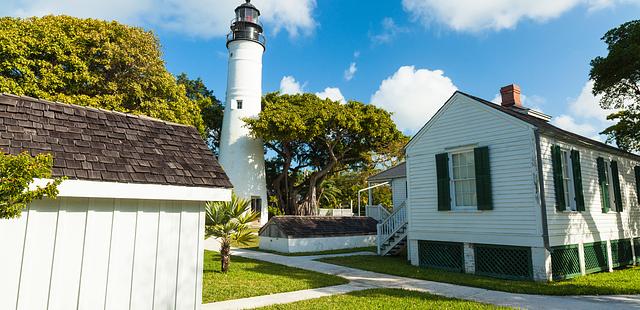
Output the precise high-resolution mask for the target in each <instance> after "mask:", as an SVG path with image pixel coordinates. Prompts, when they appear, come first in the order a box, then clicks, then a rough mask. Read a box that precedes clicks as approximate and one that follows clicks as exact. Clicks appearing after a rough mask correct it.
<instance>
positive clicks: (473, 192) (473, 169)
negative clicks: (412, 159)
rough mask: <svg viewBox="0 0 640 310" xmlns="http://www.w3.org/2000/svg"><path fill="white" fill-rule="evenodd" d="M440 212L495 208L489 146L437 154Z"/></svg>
mask: <svg viewBox="0 0 640 310" xmlns="http://www.w3.org/2000/svg"><path fill="white" fill-rule="evenodd" d="M435 157H436V158H435V163H436V178H437V196H438V211H451V210H461V211H462V210H464V211H467V210H468V211H470V210H476V209H477V210H482V211H485V210H493V198H492V197H493V195H492V186H491V161H490V160H489V147H487V146H482V147H476V148H458V149H455V150H452V151H450V152H447V153H441V154H436V156H435Z"/></svg>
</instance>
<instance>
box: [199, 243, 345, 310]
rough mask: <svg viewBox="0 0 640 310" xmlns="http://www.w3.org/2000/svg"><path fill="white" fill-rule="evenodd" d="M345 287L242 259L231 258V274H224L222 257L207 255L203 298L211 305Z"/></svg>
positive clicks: (339, 281) (300, 271)
mask: <svg viewBox="0 0 640 310" xmlns="http://www.w3.org/2000/svg"><path fill="white" fill-rule="evenodd" d="M345 283H348V281H347V280H346V279H343V278H340V277H337V276H332V275H325V274H322V273H318V272H313V271H307V270H303V269H299V268H293V267H288V266H285V265H279V264H273V263H269V262H263V261H257V260H253V259H249V258H243V257H238V256H231V265H230V268H229V272H228V273H221V272H220V255H219V254H218V253H216V252H211V251H205V260H204V269H203V289H202V291H203V293H202V297H203V302H205V303H210V302H215V301H222V300H229V299H238V298H246V297H252V296H260V295H268V294H275V293H282V292H290V291H297V290H304V289H311V288H319V287H325V286H332V285H339V284H345Z"/></svg>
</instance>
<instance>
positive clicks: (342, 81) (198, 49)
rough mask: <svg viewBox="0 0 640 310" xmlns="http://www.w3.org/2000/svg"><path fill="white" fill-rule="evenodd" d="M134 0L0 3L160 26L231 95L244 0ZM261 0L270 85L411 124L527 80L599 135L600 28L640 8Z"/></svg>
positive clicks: (519, 0)
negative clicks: (593, 81)
mask: <svg viewBox="0 0 640 310" xmlns="http://www.w3.org/2000/svg"><path fill="white" fill-rule="evenodd" d="M130 2H131V1H128V0H112V1H105V0H96V1H92V2H91V3H81V4H78V2H77V1H74V0H59V1H46V0H29V1H23V0H9V3H8V5H6V4H5V7H4V8H2V7H0V13H2V14H3V15H12V16H31V15H43V14H49V13H53V14H68V15H74V16H80V17H95V18H102V19H115V20H118V21H120V22H123V23H128V24H133V25H138V26H142V27H144V28H146V29H151V30H153V31H154V32H155V33H156V34H157V35H158V37H159V38H160V41H161V44H162V48H163V52H164V58H165V61H166V63H167V67H168V68H169V70H170V71H171V72H173V73H176V74H178V73H181V72H186V73H187V74H188V75H189V76H191V77H201V78H203V80H204V81H205V83H206V84H207V86H208V87H209V88H211V89H213V90H214V91H215V93H216V95H217V96H218V97H220V98H221V99H224V98H223V97H224V90H225V88H226V74H227V72H226V71H227V55H226V47H225V38H224V34H225V33H226V32H227V30H228V28H227V27H228V23H229V21H230V20H231V18H233V8H234V7H235V6H237V5H238V4H240V3H241V2H242V1H229V0H208V1H207V0H139V1H135V3H130ZM253 3H254V4H255V5H256V6H257V7H258V8H260V9H262V11H263V17H264V20H263V21H264V23H265V28H266V36H267V38H268V46H267V52H266V54H265V56H264V76H263V81H264V82H263V90H264V92H270V91H276V90H282V91H285V92H290V93H291V92H297V91H307V92H317V93H320V94H321V95H323V96H329V97H331V98H335V99H339V98H340V95H342V96H343V97H344V98H346V99H353V100H358V101H362V102H366V103H370V102H372V103H373V104H376V105H378V106H381V107H384V108H386V109H388V110H391V111H393V112H394V113H395V116H394V118H395V119H396V121H397V123H398V125H399V127H400V128H401V129H402V130H404V131H405V132H406V133H408V134H411V133H413V132H415V130H416V129H417V128H419V127H420V125H421V124H423V123H424V122H426V121H427V120H428V118H429V117H430V116H431V115H432V114H433V113H434V112H435V111H436V110H437V108H439V106H440V105H441V104H442V103H443V101H444V100H445V99H446V98H448V97H449V95H450V94H451V92H452V91H453V90H455V89H459V90H462V91H465V92H468V93H471V94H474V95H477V96H480V97H483V98H486V99H489V100H492V99H494V97H496V95H497V94H498V92H499V91H498V90H499V88H500V87H501V86H504V85H507V84H510V83H517V84H519V85H520V86H521V88H522V92H523V94H524V95H525V96H526V99H525V102H524V103H525V105H527V106H530V107H535V108H537V109H541V110H543V111H544V112H545V113H547V114H551V115H553V116H554V120H553V122H554V123H555V124H557V125H559V126H561V127H564V128H566V129H569V130H572V131H576V132H578V133H581V134H583V135H586V136H589V137H598V136H597V133H598V132H599V131H601V130H602V129H603V128H605V127H606V126H607V125H608V123H607V122H606V121H605V120H604V116H605V115H606V111H601V110H600V109H599V108H598V107H597V98H594V97H593V96H592V95H590V83H589V81H588V72H589V61H590V60H591V59H592V58H594V57H596V56H598V55H604V54H605V53H606V46H605V45H604V43H603V42H602V41H601V40H600V38H601V37H602V35H603V34H604V33H605V32H606V31H607V30H608V29H611V28H613V27H615V26H617V25H619V24H621V23H623V22H626V21H630V20H633V19H636V18H638V16H640V1H638V0H539V1H529V0H511V1H508V0H486V1H472V0H447V1H440V0H394V1H368V2H366V1H345V0H342V1H339V0H321V1H320V0H318V1H314V0H298V1H293V0H254V1H253ZM350 68H351V71H350V72H349V69H350ZM285 77H286V78H285ZM327 88H330V89H328V90H327ZM599 138H601V137H599Z"/></svg>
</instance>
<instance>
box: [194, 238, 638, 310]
mask: <svg viewBox="0 0 640 310" xmlns="http://www.w3.org/2000/svg"><path fill="white" fill-rule="evenodd" d="M359 254H365V253H362V252H361V253H348V254H337V255H321V256H298V257H296V256H282V255H276V254H270V253H263V252H257V251H251V250H244V249H234V250H233V255H236V256H242V257H246V258H251V259H256V260H261V261H267V262H271V263H276V264H282V265H286V266H291V267H297V268H301V269H306V270H312V271H317V272H321V273H326V274H332V275H337V276H340V277H343V278H345V279H347V280H349V281H351V282H350V283H349V284H346V285H339V286H334V287H326V288H320V289H311V290H303V291H296V292H288V293H280V294H273V295H266V296H258V297H251V298H243V299H236V300H229V301H224V302H218V303H211V304H206V305H203V307H202V308H203V309H206V310H208V309H247V308H255V307H261V306H267V305H273V304H283V303H289V302H294V301H299V300H306V299H312V298H318V297H322V296H328V295H334V294H344V293H348V292H352V291H357V290H363V289H368V288H402V289H409V290H416V291H422V292H428V293H431V294H435V295H440V296H446V297H452V298H459V299H466V300H473V301H478V302H482V303H488V304H494V305H500V306H508V307H517V308H525V309H581V310H582V309H614V308H618V309H640V295H633V296H623V295H619V296H575V297H573V296H543V295H527V294H514V293H507V292H498V291H490V290H486V289H481V288H474V287H467V286H460V285H454V284H447V283H439V282H432V281H425V280H418V279H411V278H404V277H398V276H393V275H387V274H381V273H375V272H370V271H364V270H359V269H354V268H348V267H343V266H337V265H332V264H327V263H322V262H318V261H314V259H317V258H320V257H335V256H347V255H359ZM366 254H371V253H369V252H366Z"/></svg>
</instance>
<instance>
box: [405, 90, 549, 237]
mask: <svg viewBox="0 0 640 310" xmlns="http://www.w3.org/2000/svg"><path fill="white" fill-rule="evenodd" d="M425 121H426V120H425ZM464 145H474V146H488V147H489V157H490V165H491V179H492V192H493V210H491V211H475V210H474V211H468V212H460V211H438V210H437V202H438V200H437V179H436V167H435V155H436V154H438V153H445V152H447V149H450V148H455V147H458V146H464ZM534 146H535V136H534V134H533V129H532V127H531V126H529V125H528V124H526V123H524V122H522V121H519V120H517V119H516V118H514V117H511V116H509V115H506V114H504V113H502V112H500V111H496V110H494V109H493V108H491V107H487V106H485V105H483V104H481V103H478V102H475V101H473V100H472V99H470V98H468V97H466V96H464V95H462V94H455V95H454V96H453V97H452V98H451V99H450V101H449V103H448V104H446V105H445V106H444V107H443V108H442V109H441V110H440V111H439V112H438V113H437V114H436V116H434V118H433V119H432V121H431V122H430V123H429V124H427V126H426V127H425V128H423V129H422V130H421V132H420V133H418V134H417V135H416V137H415V138H414V140H413V141H412V142H411V143H410V144H409V146H408V147H407V176H408V189H409V198H408V199H409V200H408V206H409V209H408V212H409V214H408V216H409V236H410V239H420V240H440V241H455V242H472V243H487V244H505V245H519V246H542V237H541V236H542V232H541V224H540V216H539V215H540V210H539V208H538V207H537V205H538V204H537V203H536V185H535V179H534V170H535V167H536V157H535V148H534Z"/></svg>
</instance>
